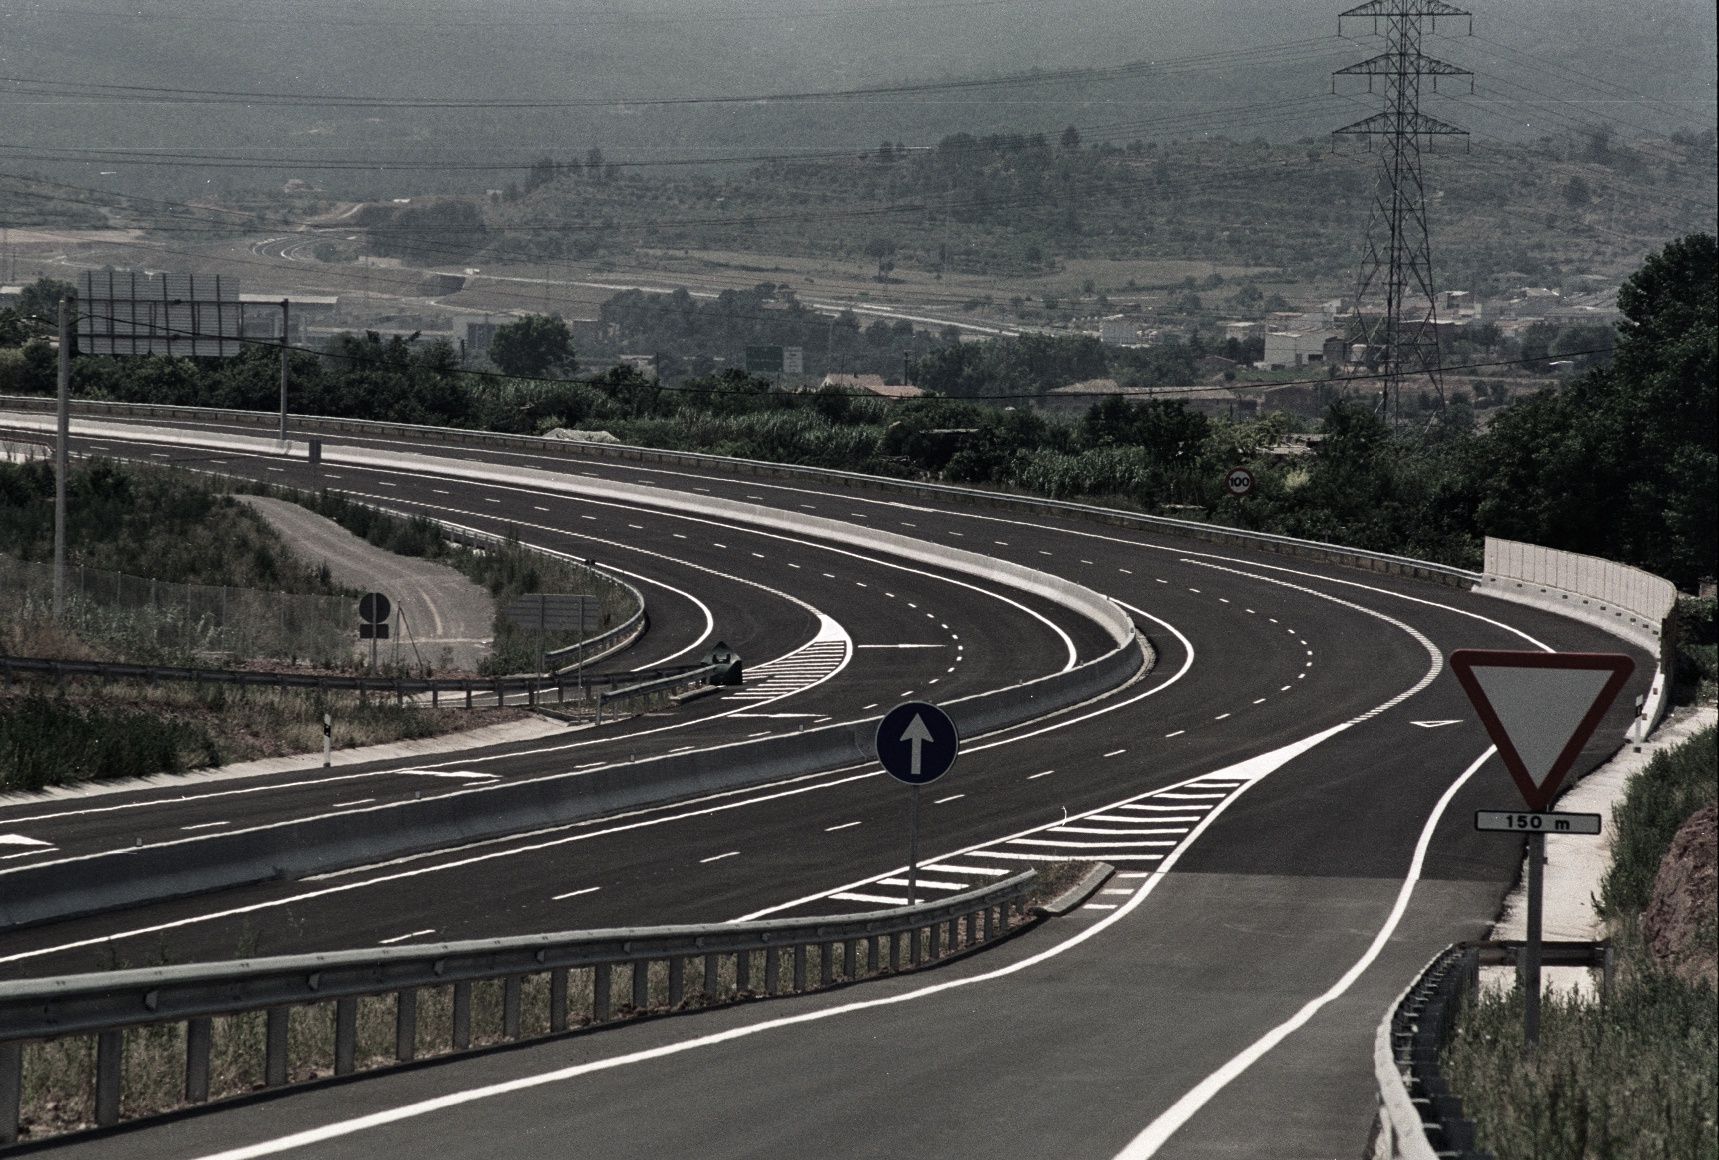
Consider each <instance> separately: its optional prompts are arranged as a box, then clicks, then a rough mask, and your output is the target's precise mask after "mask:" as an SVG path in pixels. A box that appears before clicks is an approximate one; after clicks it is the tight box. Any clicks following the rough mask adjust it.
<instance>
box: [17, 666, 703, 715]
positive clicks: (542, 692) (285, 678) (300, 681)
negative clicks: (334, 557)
mask: <svg viewBox="0 0 1719 1160" xmlns="http://www.w3.org/2000/svg"><path fill="white" fill-rule="evenodd" d="M706 667H707V666H705V665H703V664H689V665H685V666H669V667H667V668H661V669H646V670H642V671H640V672H631V673H599V674H589V673H587V674H585V675H584V676H583V677H582V678H581V679H580V683H582V684H583V685H584V686H585V687H587V688H598V687H602V686H609V685H625V684H626V683H627V682H634V683H637V682H639V681H642V680H655V679H662V680H673V679H680V678H684V677H685V676H687V675H688V674H691V673H693V672H695V671H697V670H702V669H705V668H706ZM20 673H40V674H46V675H48V676H50V677H53V678H54V679H56V680H64V679H65V678H67V677H89V678H94V679H96V680H104V681H148V682H151V683H154V682H158V681H173V682H180V683H189V684H205V685H251V686H257V687H263V688H273V689H317V690H319V691H325V692H326V691H328V690H331V689H339V690H348V691H355V692H369V693H382V694H385V695H391V696H393V697H394V698H395V700H396V701H397V702H398V703H401V704H404V703H405V700H406V698H407V697H421V696H424V695H426V694H427V695H428V696H429V697H430V702H429V703H430V705H431V706H432V707H434V706H439V705H441V704H442V698H443V696H444V695H450V696H453V695H457V697H458V698H463V700H458V699H454V700H451V701H450V703H451V704H457V705H460V706H461V707H463V708H467V709H471V708H474V707H492V706H494V705H501V704H504V703H505V699H506V698H508V697H519V696H524V697H525V699H526V701H525V703H526V704H527V705H536V704H537V703H538V702H539V701H540V700H547V698H548V695H549V693H550V692H551V691H553V692H554V693H555V700H557V701H560V700H563V699H565V695H566V693H567V691H568V690H569V689H577V688H578V687H579V684H578V683H576V682H575V680H574V678H573V676H572V675H571V674H570V673H568V672H556V673H550V674H548V675H544V676H539V675H536V674H526V675H524V676H511V677H361V676H341V675H337V674H330V673H295V672H287V671H277V672H254V671H251V670H248V669H197V668H179V667H176V666H171V665H131V664H121V663H118V662H112V661H60V660H49V659H46V658H42V657H11V656H0V678H3V679H4V682H5V683H6V684H7V685H11V684H12V683H13V682H14V681H15V680H17V678H18V675H19V674H20ZM480 699H482V700H484V705H483V706H479V705H477V704H476V702H477V701H478V700H480Z"/></svg>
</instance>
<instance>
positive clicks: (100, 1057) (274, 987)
mask: <svg viewBox="0 0 1719 1160" xmlns="http://www.w3.org/2000/svg"><path fill="white" fill-rule="evenodd" d="M1035 878H1036V875H1035V873H1034V872H1033V871H1031V870H1028V871H1025V872H1023V873H1021V874H1017V875H1015V876H1013V877H1011V878H1006V879H1003V880H1002V881H1000V882H996V883H994V884H992V885H989V886H986V887H982V888H980V889H977V890H971V891H968V892H966V893H963V894H958V895H954V896H952V897H949V898H945V899H942V900H940V901H938V902H935V903H922V904H920V905H918V906H903V907H896V908H894V909H889V910H878V911H873V912H871V913H869V914H862V915H856V916H851V917H842V918H800V919H778V920H774V921H765V922H739V923H714V924H710V925H704V926H665V927H644V928H634V929H618V930H600V931H591V932H578V933H569V934H543V935H528V936H524V937H515V938H505V939H484V940H479V941H471V942H455V943H441V944H435V945H427V946H399V947H388V948H383V949H376V950H362V951H336V952H330V953H326V954H310V955H293V956H286V957H278V958H262V959H253V960H248V961H236V962H227V963H204V964H195V965H188V966H173V967H157V968H149V969H141V970H122V971H107V972H100V973H95V974H87V975H71V976H64V977H60V978H53V979H31V980H24V981H19V982H6V983H0V1145H6V1144H13V1143H16V1142H18V1141H19V1140H20V1139H21V1138H26V1139H27V1140H34V1139H37V1138H40V1136H41V1135H43V1134H44V1133H43V1132H42V1131H41V1129H43V1128H46V1129H49V1130H50V1131H51V1130H54V1129H56V1128H70V1129H72V1130H76V1129H77V1128H79V1127H84V1126H90V1125H94V1126H97V1127H108V1126H111V1125H113V1124H116V1123H118V1122H119V1121H120V1119H121V1118H122V1117H124V1116H127V1115H132V1116H136V1115H140V1114H141V1115H148V1114H152V1113H154V1112H158V1111H163V1110H169V1109H171V1108H173V1107H175V1106H179V1105H185V1104H189V1105H196V1104H202V1103H205V1102H207V1101H209V1100H210V1099H212V1098H216V1099H218V1098H221V1097H223V1096H227V1095H234V1094H240V1093H244V1092H248V1091H250V1090H252V1089H253V1087H256V1086H261V1087H264V1088H281V1087H285V1086H286V1085H287V1084H289V1083H290V1082H294V1081H295V1079H303V1078H305V1077H307V1076H312V1075H313V1076H314V1077H315V1078H322V1077H325V1076H328V1075H334V1076H346V1075H351V1074H353V1073H355V1072H358V1071H360V1070H366V1069H371V1068H379V1067H389V1066H393V1065H396V1064H401V1063H409V1062H412V1061H413V1060H416V1059H418V1058H420V1057H421V1056H430V1055H441V1054H451V1053H457V1052H463V1051H467V1050H470V1049H472V1048H473V1047H477V1046H487V1045H490V1044H494V1043H502V1042H513V1041H519V1040H524V1039H533V1038H541V1037H544V1036H552V1035H561V1034H565V1033H567V1032H568V1031H570V1030H573V1029H575V1028H578V1027H586V1026H593V1025H598V1024H603V1023H608V1022H612V1021H614V1020H617V1019H623V1018H631V1017H637V1016H641V1015H646V1014H658V1013H667V1012H675V1011H682V1010H688V1009H692V1008H697V1007H707V1006H715V1005H718V1004H724V1003H733V1002H737V1001H742V1000H747V999H754V998H764V997H768V996H772V995H779V994H789V993H801V992H805V991H811V990H817V989H819V988H823V987H829V986H833V985H837V984H841V983H846V982H851V981H854V980H857V979H862V978H868V977H874V976H878V975H882V974H889V973H894V972H898V971H901V970H904V969H910V968H915V967H922V966H929V965H932V964H935V963H937V962H940V961H943V960H947V959H949V958H951V957H953V956H958V955H964V954H967V953H969V952H972V951H974V950H977V949H979V948H981V947H984V946H987V945H989V944H991V943H993V942H995V941H997V940H998V939H1000V938H1002V937H1004V936H1006V935H1007V934H1008V933H1009V932H1010V930H1011V928H1018V927H1019V926H1020V925H1021V924H1023V923H1025V922H1028V921H1031V919H1030V918H1029V915H1028V911H1027V899H1028V894H1029V891H1030V890H1031V888H1032V886H1033V884H1034V880H1035ZM92 1040H93V1060H92V1058H91V1054H92V1053H91V1048H92V1044H91V1041H92ZM50 1105H51V1106H52V1110H50ZM48 1116H53V1117H57V1121H56V1122H45V1121H44V1117H48Z"/></svg>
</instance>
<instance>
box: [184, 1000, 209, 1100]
mask: <svg viewBox="0 0 1719 1160" xmlns="http://www.w3.org/2000/svg"><path fill="white" fill-rule="evenodd" d="M213 1028H214V1021H213V1020H211V1019H210V1018H209V1017H208V1016H202V1017H201V1018H197V1019H187V1020H186V1021H185V1102H186V1103H188V1104H201V1103H207V1102H208V1099H209V1046H210V1043H211V1041H212V1040H213V1038H214V1036H213Z"/></svg>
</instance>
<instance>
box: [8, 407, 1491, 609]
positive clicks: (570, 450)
mask: <svg viewBox="0 0 1719 1160" xmlns="http://www.w3.org/2000/svg"><path fill="white" fill-rule="evenodd" d="M53 405H54V401H53V400H52V399H49V398H40V397H36V396H21V395H4V396H0V408H3V407H10V408H16V409H19V410H29V411H46V410H51V409H52V408H53ZM72 407H73V410H74V411H76V412H78V413H80V414H95V415H111V416H115V417H122V418H134V419H145V420H147V419H151V418H153V419H188V420H192V421H201V422H209V421H226V422H234V423H244V424H248V425H256V426H263V427H269V426H271V425H273V424H275V423H278V422H279V419H280V416H279V414H278V413H274V414H270V413H267V412H262V411H241V410H234V409H224V408H208V407H180V406H169V405H162V404H156V403H112V402H99V401H92V400H74V401H73V403H72ZM292 423H293V426H294V429H295V430H297V431H299V432H315V433H322V434H327V433H331V432H332V433H336V434H341V433H344V434H353V435H361V436H368V437H371V438H385V437H390V436H395V437H404V438H411V439H417V440H422V441H425V442H433V443H442V444H456V445H463V446H487V447H500V448H507V449H513V450H523V451H531V452H533V453H535V454H540V455H542V454H556V455H560V456H563V457H566V458H593V457H594V458H601V459H613V460H623V461H624V460H632V461H635V462H645V461H654V462H659V463H669V464H675V465H680V466H693V467H699V466H704V467H721V468H724V469H727V470H729V471H736V472H743V473H746V474H752V475H775V476H782V477H787V478H804V479H821V480H825V481H828V482H832V483H839V484H841V485H843V486H845V487H864V488H871V489H875V490H891V491H901V492H905V493H907V494H912V495H920V496H942V497H959V498H962V499H965V500H968V501H970V502H971V501H977V502H982V503H986V504H989V505H991V506H994V507H1001V508H1009V509H1013V510H1017V511H1032V512H1038V513H1046V514H1070V515H1073V514H1078V515H1083V516H1086V517H1089V518H1096V519H1099V520H1101V521H1103V522H1106V523H1111V524H1114V525H1117V526H1122V527H1137V528H1150V529H1153V530H1156V531H1161V532H1168V533H1171V534H1174V535H1183V536H1191V537H1193V538H1195V539H1203V540H1208V541H1217V542H1227V543H1233V544H1235V545H1237V546H1245V547H1253V548H1259V549H1262V550H1266V551H1274V552H1279V553H1282V554H1284V555H1292V556H1302V557H1305V558H1310V559H1321V560H1328V561H1332V562H1335V563H1339V564H1345V565H1349V566H1352V567H1357V568H1364V569H1367V570H1369V571H1375V572H1391V573H1398V574H1402V575H1411V576H1417V577H1419V578H1421V579H1426V580H1432V581H1435V582H1439V583H1445V584H1450V585H1453V586H1462V587H1467V586H1469V585H1472V584H1474V583H1475V582H1476V581H1478V580H1479V579H1480V573H1477V572H1473V571H1470V570H1468V569H1465V568H1455V567H1451V566H1449V565H1445V564H1436V563H1432V562H1430V561H1426V560H1416V559H1413V558H1411V557H1408V556H1395V555H1391V554H1390V553H1386V552H1370V551H1364V550H1361V549H1356V548H1346V547H1343V546H1342V545H1340V544H1327V543H1323V542H1321V541H1318V540H1303V539H1298V538H1296V537H1294V536H1283V535H1278V534H1276V533H1273V532H1253V531H1248V530H1246V529H1243V528H1231V527H1226V526H1224V525H1221V524H1209V523H1202V522H1200V521H1198V520H1183V519H1174V518H1171V517H1169V516H1153V515H1146V514H1144V513H1140V512H1129V511H1124V510H1122V509H1120V508H1107V507H1100V506H1098V505H1094V504H1079V503H1071V502H1068V501H1066V500H1052V499H1042V498H1038V497H1033V496H1023V495H1015V494H1012V493H1009V492H1000V491H988V490H985V489H981V488H969V487H958V486H955V485H951V484H941V483H922V482H917V481H914V480H907V479H901V480H897V479H890V478H888V477H886V476H877V475H867V474H864V473H862V472H854V471H838V470H836V469H834V468H822V467H801V466H796V465H792V464H782V463H771V462H769V461H766V460H757V459H740V458H736V457H733V456H726V455H708V454H702V453H699V452H689V451H662V450H658V449H656V448H650V447H634V446H632V445H630V444H625V443H578V442H572V441H569V440H565V439H550V438H546V437H541V436H535V435H502V434H498V433H496V432H489V431H469V430H465V429H462V428H456V427H432V426H427V425H422V424H415V423H385V422H378V421H374V420H368V419H337V418H329V417H324V416H307V415H295V416H293V417H292Z"/></svg>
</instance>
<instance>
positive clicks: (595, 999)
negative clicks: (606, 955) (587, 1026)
mask: <svg viewBox="0 0 1719 1160" xmlns="http://www.w3.org/2000/svg"><path fill="white" fill-rule="evenodd" d="M609 970H610V965H609V964H608V963H598V964H597V965H596V966H594V967H592V968H591V1022H593V1023H601V1022H603V1021H604V1020H605V1019H607V1018H608V1017H609Z"/></svg>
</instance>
